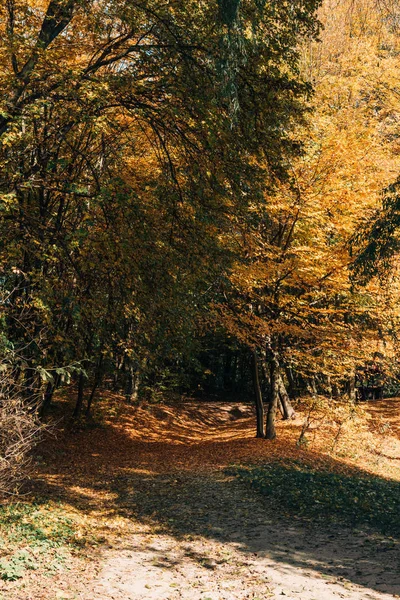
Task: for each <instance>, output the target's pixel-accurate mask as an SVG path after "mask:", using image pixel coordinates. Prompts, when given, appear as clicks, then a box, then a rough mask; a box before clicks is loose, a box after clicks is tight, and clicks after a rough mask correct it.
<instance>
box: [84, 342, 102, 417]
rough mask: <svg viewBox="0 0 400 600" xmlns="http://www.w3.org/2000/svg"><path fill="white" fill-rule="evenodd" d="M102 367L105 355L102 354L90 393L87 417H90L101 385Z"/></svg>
mask: <svg viewBox="0 0 400 600" xmlns="http://www.w3.org/2000/svg"><path fill="white" fill-rule="evenodd" d="M102 366H103V355H102V354H100V357H99V360H98V361H97V366H96V372H95V374H94V380H93V386H92V391H91V392H90V396H89V400H88V403H87V407H86V413H85V414H86V416H87V417H88V416H89V415H90V410H91V408H92V402H93V398H94V395H95V393H96V390H97V388H98V386H99V384H100V381H101V379H102Z"/></svg>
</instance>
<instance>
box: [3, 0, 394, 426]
mask: <svg viewBox="0 0 400 600" xmlns="http://www.w3.org/2000/svg"><path fill="white" fill-rule="evenodd" d="M318 7H319V2H318V1H317V0H296V1H295V2H278V1H276V2H275V1H274V2H269V3H266V2H259V1H256V0H236V1H235V0H232V1H231V2H228V1H227V0H220V1H219V2H216V1H215V2H207V3H199V2H197V1H195V0H193V1H189V2H183V1H180V0H176V1H173V2H169V3H165V2H159V1H158V0H145V1H144V2H142V3H137V2H125V1H121V0H112V1H111V2H110V1H108V0H107V2H106V1H104V2H103V1H99V2H91V1H89V0H50V1H44V0H43V1H42V0H21V1H20V2H17V1H16V0H7V2H5V3H4V5H3V6H2V7H1V9H0V11H1V12H0V23H1V24H0V30H1V42H0V82H1V86H2V90H3V93H2V98H1V104H0V163H1V174H0V239H1V242H0V276H1V294H2V303H1V315H0V316H1V336H2V337H1V344H2V354H3V357H4V360H5V365H7V366H6V368H10V369H11V370H12V372H13V373H14V375H13V376H14V380H15V383H16V384H17V385H18V386H21V388H22V392H21V395H22V397H23V398H25V400H26V402H28V403H30V404H32V402H33V401H34V399H37V398H39V400H38V401H37V410H38V411H39V412H40V413H42V414H43V413H44V412H45V411H46V410H47V408H48V406H49V405H50V403H51V400H52V396H53V393H54V391H55V389H56V388H57V387H59V386H60V385H61V384H62V383H66V384H68V383H70V382H71V381H73V382H74V383H77V388H78V395H77V403H76V407H75V411H74V415H75V416H78V415H79V414H80V413H81V411H82V409H83V407H84V404H85V402H84V401H85V398H86V411H87V412H89V411H90V408H91V404H92V401H93V398H94V396H95V392H96V388H97V387H98V386H99V385H100V384H101V383H102V382H106V383H109V384H110V385H113V386H114V387H115V389H121V388H123V389H124V391H125V394H126V396H127V397H128V399H130V400H136V399H137V397H138V395H139V396H145V395H146V394H147V395H149V396H150V397H152V398H157V397H158V394H162V393H164V392H165V391H166V390H171V389H175V390H177V391H178V392H179V393H182V392H186V393H190V394H198V393H203V394H208V395H209V394H213V395H216V396H218V397H222V396H225V397H226V396H227V395H235V396H236V397H237V396H238V395H241V396H242V397H243V396H246V397H250V396H252V395H253V387H254V389H255V393H256V396H257V397H258V398H259V399H261V400H260V403H259V409H260V410H261V409H262V404H263V402H262V399H263V398H266V399H267V400H268V402H269V407H270V410H269V415H268V428H267V436H268V437H274V435H275V432H274V427H273V422H274V419H275V413H276V410H277V408H279V407H280V408H281V410H282V412H283V414H284V415H285V416H287V417H288V416H290V415H292V414H293V413H292V409H291V406H290V398H289V396H292V398H293V397H294V396H296V395H299V394H303V393H311V394H319V393H324V394H328V395H331V396H333V397H335V396H338V395H340V394H344V393H347V394H348V395H349V397H350V398H351V399H354V396H355V386H356V375H357V372H358V370H359V369H361V368H363V367H364V366H365V364H366V363H367V364H373V365H374V368H376V369H379V370H380V371H381V372H385V373H388V372H391V373H393V372H396V369H397V367H396V364H395V362H394V358H393V357H394V354H395V350H396V339H397V337H396V336H397V328H398V323H397V321H398V316H397V311H398V309H397V306H398V303H397V300H398V286H397V282H396V280H395V278H394V277H393V278H392V281H391V282H390V285H386V286H385V287H384V288H382V287H380V285H379V283H378V282H377V281H376V280H372V281H371V282H370V283H368V285H367V287H363V288H361V287H360V286H359V285H358V283H357V282H355V280H354V277H353V271H352V270H351V263H352V261H353V258H352V256H351V241H352V240H353V241H354V235H355V232H356V231H357V230H358V228H359V226H360V223H361V222H363V221H364V220H365V215H367V216H368V215H370V214H372V212H373V211H374V210H376V209H377V207H378V205H379V199H380V191H381V190H382V189H384V188H385V187H387V186H388V184H390V183H391V182H392V181H393V179H394V178H393V172H394V171H396V170H398V167H399V165H398V152H397V137H398V134H397V130H396V118H397V117H396V115H397V112H396V111H397V104H396V103H397V96H396V90H395V85H394V80H395V70H396V59H395V57H396V53H397V51H398V40H397V36H396V27H397V25H396V23H397V21H396V18H395V16H396V15H395V14H394V13H393V11H392V9H390V10H389V9H388V7H382V6H378V5H376V4H375V3H374V2H373V1H372V0H354V1H351V2H350V0H342V1H341V2H340V3H339V4H337V3H335V6H334V7H333V6H331V3H330V2H329V0H327V1H326V2H325V3H324V4H323V6H322V8H321V9H320V12H319V14H317V9H318ZM319 20H321V21H322V23H323V25H324V28H323V29H322V30H321V28H320V23H319ZM385 206H386V212H387V211H388V210H391V211H392V213H393V214H394V213H395V212H396V208H395V207H394V208H393V206H394V205H393V204H390V205H389V204H388V202H386V205H385ZM393 211H394V212H393ZM392 213H390V214H388V215H387V219H389V220H390V223H391V225H390V227H389V228H388V227H387V226H386V229H385V227H383V226H379V225H377V224H375V225H374V226H373V228H372V235H373V236H375V235H376V234H377V230H376V228H377V227H378V228H379V227H380V229H379V231H381V230H382V231H384V233H385V235H387V236H389V237H390V236H391V235H392V232H393V231H394V228H395V225H396V221H395V219H394V217H393V215H392ZM379 218H380V219H381V220H382V218H381V217H379ZM387 219H386V221H387ZM379 222H381V221H378V223H379ZM374 227H375V229H374ZM390 240H392V237H390ZM374 243H375V242H374ZM380 243H381V247H382V248H383V246H382V244H383V242H380ZM390 243H391V244H393V242H392V241H391V242H390ZM353 245H354V244H353ZM360 260H361V259H360ZM88 383H89V384H90V386H89V387H88V386H87V384H88ZM85 390H86V391H85ZM286 390H287V391H288V392H289V395H288V393H287V391H286ZM35 401H36V400H35ZM259 419H262V420H263V414H262V412H261V413H259ZM259 434H260V435H262V436H263V435H264V428H263V426H260V427H259Z"/></svg>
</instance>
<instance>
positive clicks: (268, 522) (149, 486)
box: [35, 420, 400, 594]
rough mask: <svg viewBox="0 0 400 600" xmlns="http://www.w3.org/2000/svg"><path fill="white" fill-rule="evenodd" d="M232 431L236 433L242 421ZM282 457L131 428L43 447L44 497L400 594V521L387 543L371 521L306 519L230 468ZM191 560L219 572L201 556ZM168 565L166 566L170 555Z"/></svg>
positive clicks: (265, 449)
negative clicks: (139, 433) (149, 438)
mask: <svg viewBox="0 0 400 600" xmlns="http://www.w3.org/2000/svg"><path fill="white" fill-rule="evenodd" d="M234 427H235V431H237V430H238V427H239V426H238V422H237V420H235V423H234ZM282 443H284V442H282ZM260 448H261V450H260ZM281 451H282V447H280V446H279V442H277V443H272V444H268V443H266V442H265V441H263V440H256V439H253V438H251V439H250V438H246V439H243V438H242V439H233V441H232V439H230V440H228V439H227V441H225V442H220V443H218V442H216V441H206V442H200V443H197V444H192V445H183V444H181V443H179V444H173V443H171V442H170V441H166V442H160V441H159V442H145V441H138V440H137V439H134V438H132V436H129V435H128V434H127V433H126V431H125V430H124V429H123V428H117V429H116V428H112V429H109V428H105V429H104V430H93V431H91V432H81V433H78V434H76V435H69V436H67V435H66V436H65V437H64V438H63V439H62V440H59V441H58V442H57V443H53V446H51V445H46V446H44V448H43V457H42V463H43V464H42V467H41V473H39V474H38V477H37V480H36V484H35V485H36V493H38V494H42V495H46V496H47V495H50V496H51V497H52V498H53V499H57V498H60V499H62V500H63V501H64V502H65V501H67V502H68V503H70V504H71V505H73V506H74V507H76V508H78V509H79V510H81V511H84V512H93V513H102V515H103V516H104V515H108V516H113V515H121V516H124V517H127V518H128V519H132V520H135V521H138V522H141V523H143V524H146V525H151V527H152V529H153V530H155V531H159V532H160V533H161V532H162V533H167V534H169V535H171V536H173V537H175V538H176V539H180V540H182V539H188V540H190V539H193V538H195V537H198V536H201V537H204V538H206V539H213V540H218V541H219V542H223V543H232V544H235V546H236V547H237V548H238V549H240V551H242V552H243V555H246V554H248V553H251V554H253V555H255V554H257V556H260V557H264V558H265V557H268V558H269V559H270V560H271V561H272V562H273V563H275V564H277V565H279V568H280V569H281V570H282V571H285V569H288V568H292V567H301V568H302V569H305V570H307V569H309V570H310V571H313V572H317V573H320V574H321V575H322V577H327V578H333V579H337V580H339V581H340V580H347V581H349V582H352V583H354V584H358V585H361V586H365V587H368V588H371V589H373V590H375V591H377V592H382V593H389V594H398V593H400V572H399V571H400V570H399V565H400V544H399V539H398V536H395V535H394V532H395V531H397V533H399V529H400V523H399V522H393V530H391V531H390V534H391V537H389V535H388V533H387V534H386V536H384V535H382V530H381V529H379V527H374V523H373V522H372V523H371V522H370V523H368V524H366V525H365V526H364V525H363V524H362V523H361V524H360V523H358V525H357V527H358V529H357V530H354V529H353V528H352V527H351V525H350V526H349V524H347V525H346V524H337V523H330V522H329V521H321V520H319V519H318V511H317V510H316V507H315V506H314V507H313V511H312V515H311V516H309V517H307V512H306V513H304V514H302V515H299V514H298V512H297V511H296V510H295V508H293V509H292V508H291V505H290V503H287V504H286V505H284V506H283V505H282V504H280V505H279V504H278V503H277V502H276V499H274V498H269V499H268V498H266V497H265V496H263V495H262V494H259V493H258V492H257V491H255V490H254V489H253V488H252V487H251V486H250V485H249V484H248V483H247V482H246V481H239V480H238V479H237V478H236V477H235V476H233V475H232V474H230V473H229V472H227V471H226V470H225V469H224V467H226V466H227V464H228V463H229V462H232V459H233V460H234V461H235V462H241V463H251V462H252V455H253V456H254V455H257V456H258V463H259V464H260V462H261V463H263V462H265V463H268V462H269V463H271V461H272V462H273V461H276V460H277V459H278V457H279V454H280V452H281ZM299 456H300V457H303V458H304V459H306V457H307V461H308V462H309V463H310V464H314V465H318V464H322V462H323V461H326V457H321V456H320V455H317V454H313V453H312V452H305V451H301V450H299ZM211 466H212V467H213V468H212V469H211V468H210V467H211ZM329 466H330V467H332V466H333V467H334V466H335V461H334V460H329ZM337 466H338V467H340V468H342V465H341V464H340V463H339V462H338V463H337ZM349 473H350V471H349ZM350 474H351V476H352V477H353V478H363V476H364V475H365V474H364V473H363V472H362V471H361V470H357V469H352V470H351V473H350ZM380 485H381V486H382V490H384V489H385V486H388V489H389V488H390V492H391V495H392V494H393V490H394V488H393V486H395V487H396V486H397V487H396V489H397V490H398V492H399V497H400V484H398V483H396V482H393V481H386V480H384V479H381V480H380ZM287 493H290V490H289V491H288V492H287ZM321 517H323V518H324V514H323V507H321ZM397 518H398V519H400V516H397ZM389 529H390V523H389ZM121 544H122V546H121V549H127V550H129V549H132V550H134V549H135V545H134V542H133V541H132V540H130V539H129V537H127V538H126V539H123V540H121ZM192 558H193V559H194V560H196V561H197V562H198V563H199V564H201V565H202V566H204V568H212V567H210V565H208V564H207V560H208V559H207V557H206V556H203V555H201V553H200V554H198V555H196V556H192ZM162 560H163V561H164V564H165V560H168V557H167V558H165V557H164V558H163V559H162Z"/></svg>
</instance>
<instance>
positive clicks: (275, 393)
mask: <svg viewBox="0 0 400 600" xmlns="http://www.w3.org/2000/svg"><path fill="white" fill-rule="evenodd" d="M270 365H271V367H270V369H271V371H270V372H271V395H270V399H269V405H268V414H267V433H266V436H265V437H266V438H267V440H274V439H275V438H276V430H275V418H276V409H277V407H278V401H279V386H278V375H279V371H278V367H279V365H278V361H277V360H276V358H275V357H274V356H273V357H272V359H271V363H270Z"/></svg>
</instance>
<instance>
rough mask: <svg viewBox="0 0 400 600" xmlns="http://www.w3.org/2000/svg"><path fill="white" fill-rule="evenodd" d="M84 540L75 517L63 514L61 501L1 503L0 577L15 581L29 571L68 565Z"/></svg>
mask: <svg viewBox="0 0 400 600" xmlns="http://www.w3.org/2000/svg"><path fill="white" fill-rule="evenodd" d="M87 541H88V539H87V538H86V537H85V535H84V534H83V530H82V524H81V523H79V522H78V516H77V515H76V516H75V515H72V514H71V515H68V514H66V510H65V506H63V505H61V504H56V503H54V502H43V503H33V504H32V503H28V502H17V503H13V504H7V505H4V506H2V507H0V578H1V579H3V580H6V581H15V580H17V579H20V578H22V577H23V576H24V575H25V573H26V572H27V571H29V570H37V569H39V568H43V569H44V570H45V571H47V572H54V571H57V570H59V569H61V568H63V569H64V568H68V566H67V564H66V563H67V558H68V555H69V553H70V552H71V550H73V549H74V548H77V547H81V546H82V545H85V544H86V543H87ZM90 541H92V540H90Z"/></svg>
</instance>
